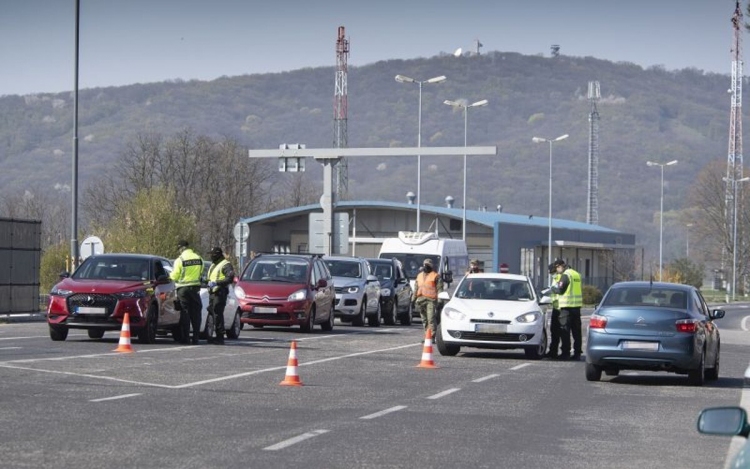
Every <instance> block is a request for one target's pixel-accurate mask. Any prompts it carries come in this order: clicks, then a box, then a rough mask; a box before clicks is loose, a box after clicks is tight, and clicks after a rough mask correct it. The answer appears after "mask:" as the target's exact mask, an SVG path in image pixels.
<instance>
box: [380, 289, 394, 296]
mask: <svg viewBox="0 0 750 469" xmlns="http://www.w3.org/2000/svg"><path fill="white" fill-rule="evenodd" d="M380 295H381V296H391V289H390V288H381V289H380Z"/></svg>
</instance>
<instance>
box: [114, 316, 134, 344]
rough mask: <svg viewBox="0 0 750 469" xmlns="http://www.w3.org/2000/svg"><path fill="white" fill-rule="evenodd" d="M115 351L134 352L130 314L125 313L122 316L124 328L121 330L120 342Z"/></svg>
mask: <svg viewBox="0 0 750 469" xmlns="http://www.w3.org/2000/svg"><path fill="white" fill-rule="evenodd" d="M114 351H115V352H123V353H133V347H131V346H130V315H129V314H128V313H125V317H124V318H122V330H121V331H120V344H119V345H118V346H117V348H116V349H115V350H114Z"/></svg>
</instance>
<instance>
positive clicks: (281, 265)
mask: <svg viewBox="0 0 750 469" xmlns="http://www.w3.org/2000/svg"><path fill="white" fill-rule="evenodd" d="M308 267H309V264H308V263H307V262H305V261H304V260H301V259H278V258H277V259H272V258H265V259H264V258H258V259H255V260H253V262H252V263H251V264H250V267H248V268H247V269H245V272H244V273H243V275H242V280H245V281H253V282H289V283H305V282H306V279H307V269H308Z"/></svg>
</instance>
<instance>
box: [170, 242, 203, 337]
mask: <svg viewBox="0 0 750 469" xmlns="http://www.w3.org/2000/svg"><path fill="white" fill-rule="evenodd" d="M177 248H178V249H179V251H180V256H179V257H178V258H177V259H176V260H175V261H174V269H172V274H171V275H170V277H171V279H172V281H174V282H175V287H176V295H177V299H178V301H179V302H180V306H181V310H180V329H181V330H182V341H181V342H182V343H183V344H186V343H188V339H189V338H190V327H191V325H192V328H193V340H192V342H193V345H197V344H198V337H199V336H200V328H201V309H202V308H203V304H202V303H201V296H200V289H201V273H202V272H203V259H202V258H201V256H199V255H198V254H196V253H195V251H193V250H192V249H190V248H189V247H188V242H187V241H180V242H179V243H178V244H177Z"/></svg>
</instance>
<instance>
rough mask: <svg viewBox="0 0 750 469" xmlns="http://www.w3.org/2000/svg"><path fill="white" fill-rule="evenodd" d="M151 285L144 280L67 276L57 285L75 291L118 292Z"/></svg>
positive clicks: (61, 288)
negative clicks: (85, 278) (76, 278)
mask: <svg viewBox="0 0 750 469" xmlns="http://www.w3.org/2000/svg"><path fill="white" fill-rule="evenodd" d="M149 285H151V282H144V281H143V280H138V281H135V280H101V279H92V280H75V279H71V278H66V279H64V280H63V281H61V282H59V283H58V284H57V285H56V287H57V288H58V289H60V290H70V291H72V292H74V293H104V294H111V293H118V292H123V291H131V290H138V289H142V288H144V287H146V286H149Z"/></svg>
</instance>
